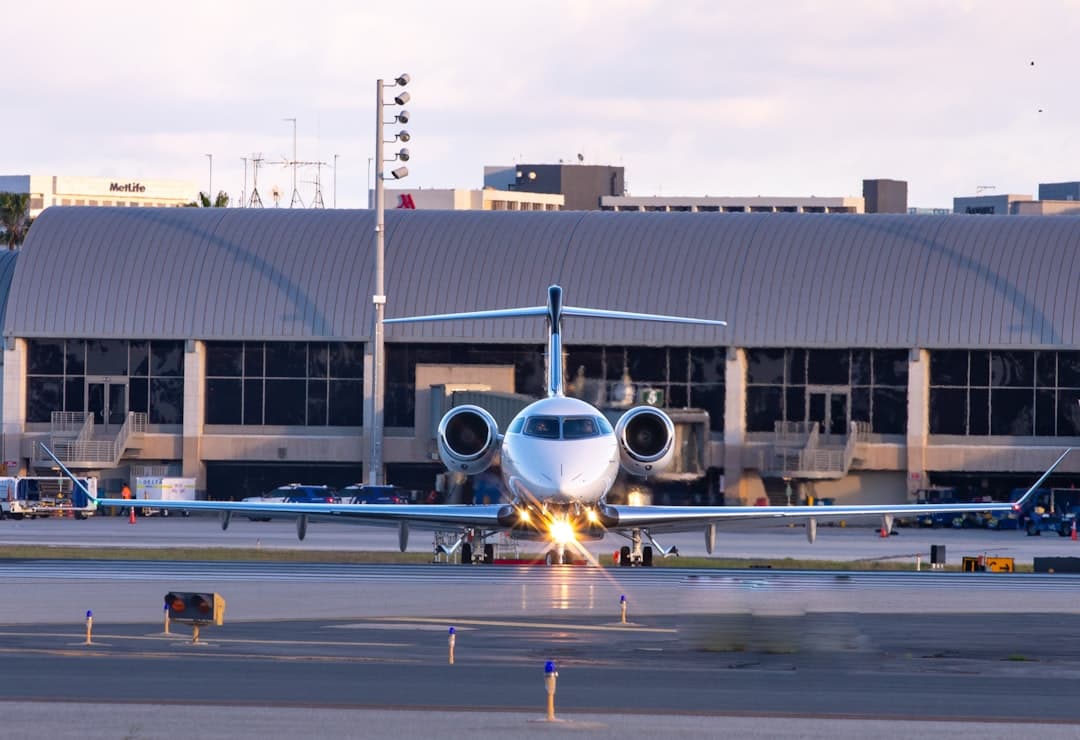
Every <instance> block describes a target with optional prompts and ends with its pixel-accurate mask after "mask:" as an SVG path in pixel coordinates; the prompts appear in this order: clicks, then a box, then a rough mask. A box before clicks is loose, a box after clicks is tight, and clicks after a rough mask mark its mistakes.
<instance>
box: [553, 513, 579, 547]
mask: <svg viewBox="0 0 1080 740" xmlns="http://www.w3.org/2000/svg"><path fill="white" fill-rule="evenodd" d="M548 531H549V532H550V534H551V539H552V540H554V541H555V542H556V543H557V544H560V545H569V544H570V543H571V542H577V535H576V534H575V532H574V525H572V524H571V523H570V522H568V521H566V520H565V519H556V520H554V521H553V522H552V523H551V526H550V528H549V530H548Z"/></svg>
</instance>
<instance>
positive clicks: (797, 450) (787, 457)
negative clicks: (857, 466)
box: [759, 421, 870, 478]
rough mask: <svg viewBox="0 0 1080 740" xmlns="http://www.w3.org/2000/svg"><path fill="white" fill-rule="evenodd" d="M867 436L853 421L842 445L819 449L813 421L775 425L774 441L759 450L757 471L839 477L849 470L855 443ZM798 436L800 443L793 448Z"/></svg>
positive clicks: (860, 424)
mask: <svg viewBox="0 0 1080 740" xmlns="http://www.w3.org/2000/svg"><path fill="white" fill-rule="evenodd" d="M869 434H870V425H869V424H868V423H867V422H862V421H853V422H851V423H850V424H849V425H848V434H847V437H846V439H845V440H844V444H843V445H842V446H839V445H829V446H824V447H823V446H821V445H820V436H819V425H818V423H817V422H777V424H776V437H777V439H776V441H774V443H773V444H771V445H769V446H768V447H766V448H765V449H763V450H761V457H760V468H759V469H760V470H761V472H762V474H763V475H768V476H774V477H781V476H782V477H791V478H842V477H843V476H845V475H847V472H848V470H850V469H851V463H852V461H853V460H854V459H855V451H856V448H857V446H858V444H859V443H860V442H862V441H864V440H865V439H866V437H867V435H869ZM800 436H801V437H802V439H803V444H802V445H799V446H796V445H795V444H794V442H795V440H796V439H797V438H799V437H800Z"/></svg>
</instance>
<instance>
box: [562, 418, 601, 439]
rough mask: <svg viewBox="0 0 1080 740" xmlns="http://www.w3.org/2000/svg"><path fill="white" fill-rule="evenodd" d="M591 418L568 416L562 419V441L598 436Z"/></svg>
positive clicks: (593, 420) (594, 422)
mask: <svg viewBox="0 0 1080 740" xmlns="http://www.w3.org/2000/svg"><path fill="white" fill-rule="evenodd" d="M599 433H600V432H599V430H598V429H597V428H596V420H595V419H593V418H592V417H591V416H576V417H575V416H568V417H566V418H565V419H563V439H584V438H585V437H595V436H596V435H597V434H599Z"/></svg>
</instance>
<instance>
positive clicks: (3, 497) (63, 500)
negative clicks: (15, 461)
mask: <svg viewBox="0 0 1080 740" xmlns="http://www.w3.org/2000/svg"><path fill="white" fill-rule="evenodd" d="M79 481H80V482H81V483H82V484H83V485H84V486H86V488H87V490H88V491H89V492H90V494H91V495H92V496H93V495H96V494H97V478H80V479H79ZM95 508H96V507H95V506H94V504H92V503H91V502H90V501H89V500H88V499H87V495H86V493H85V492H83V491H81V490H79V488H78V487H77V486H75V485H74V484H73V483H72V482H71V481H70V480H69V479H67V478H65V477H58V478H55V477H40V476H30V477H25V478H20V477H7V476H5V477H0V519H4V518H6V517H11V518H12V519H22V518H24V517H26V518H30V519H34V518H36V517H39V516H50V515H54V514H67V513H71V514H74V515H76V516H78V517H79V518H80V519H84V518H86V516H87V515H88V514H92V513H93V512H94V509H95Z"/></svg>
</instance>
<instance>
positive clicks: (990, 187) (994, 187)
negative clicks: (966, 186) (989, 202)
mask: <svg viewBox="0 0 1080 740" xmlns="http://www.w3.org/2000/svg"><path fill="white" fill-rule="evenodd" d="M987 190H997V185H976V186H975V195H978V194H979V193H982V192H984V191H987Z"/></svg>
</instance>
